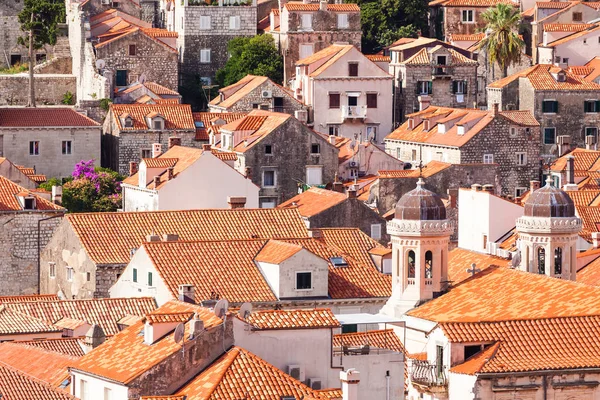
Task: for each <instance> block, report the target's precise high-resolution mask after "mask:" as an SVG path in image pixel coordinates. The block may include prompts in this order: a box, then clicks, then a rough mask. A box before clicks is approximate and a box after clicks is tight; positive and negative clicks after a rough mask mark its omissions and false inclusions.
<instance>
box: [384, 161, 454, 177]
mask: <svg viewBox="0 0 600 400" xmlns="http://www.w3.org/2000/svg"><path fill="white" fill-rule="evenodd" d="M451 165H452V164H449V163H445V162H441V161H435V160H434V161H430V162H428V163H427V165H425V166H424V167H423V170H422V172H421V171H419V170H418V169H403V170H387V171H385V170H382V171H378V174H379V179H386V178H391V179H397V178H418V177H419V174H421V175H422V176H423V178H428V177H430V176H433V175H435V174H437V173H438V172H441V171H443V170H445V169H446V168H450V166H451Z"/></svg>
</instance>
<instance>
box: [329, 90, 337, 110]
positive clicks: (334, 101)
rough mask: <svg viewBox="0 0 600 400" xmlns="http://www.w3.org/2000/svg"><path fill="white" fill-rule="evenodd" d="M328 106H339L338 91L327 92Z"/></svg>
mask: <svg viewBox="0 0 600 400" xmlns="http://www.w3.org/2000/svg"><path fill="white" fill-rule="evenodd" d="M329 108H340V94H339V93H329Z"/></svg>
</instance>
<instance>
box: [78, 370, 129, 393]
mask: <svg viewBox="0 0 600 400" xmlns="http://www.w3.org/2000/svg"><path fill="white" fill-rule="evenodd" d="M82 380H84V381H85V382H86V387H87V390H86V392H87V395H88V396H87V397H82V393H81V386H82V385H81V381H82ZM71 382H72V383H71V394H72V395H73V396H75V397H77V398H78V399H81V400H105V399H106V397H104V389H105V388H108V389H110V397H109V399H110V400H126V399H127V398H128V397H127V393H128V389H127V386H122V385H117V384H115V383H112V382H108V381H104V380H102V379H99V378H95V377H92V376H89V375H85V374H82V373H79V372H75V371H73V372H72V379H71Z"/></svg>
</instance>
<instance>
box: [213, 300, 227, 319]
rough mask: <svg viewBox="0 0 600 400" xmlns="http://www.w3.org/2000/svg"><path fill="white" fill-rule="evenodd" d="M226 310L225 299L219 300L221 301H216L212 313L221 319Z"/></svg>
mask: <svg viewBox="0 0 600 400" xmlns="http://www.w3.org/2000/svg"><path fill="white" fill-rule="evenodd" d="M228 308H229V302H228V301H227V300H225V299H221V300H219V301H217V304H215V309H214V313H215V315H216V316H217V317H219V318H223V317H224V316H225V313H226V312H227V309H228Z"/></svg>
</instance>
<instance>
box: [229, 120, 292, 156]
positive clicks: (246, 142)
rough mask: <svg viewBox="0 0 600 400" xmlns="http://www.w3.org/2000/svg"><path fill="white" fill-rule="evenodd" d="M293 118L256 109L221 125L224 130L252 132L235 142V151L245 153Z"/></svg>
mask: <svg viewBox="0 0 600 400" xmlns="http://www.w3.org/2000/svg"><path fill="white" fill-rule="evenodd" d="M262 117H266V118H264V119H263V118H262ZM290 118H292V117H291V116H290V115H289V114H282V113H273V112H269V111H261V110H254V111H252V112H251V113H250V114H248V115H247V116H246V117H244V118H243V119H241V120H238V121H234V122H232V123H230V124H227V125H224V126H222V127H221V129H223V130H230V131H246V132H251V133H250V134H248V135H247V136H245V137H243V138H242V140H241V141H240V142H239V143H236V144H235V147H234V149H233V150H234V151H235V152H238V153H244V152H246V151H247V150H249V149H251V148H252V147H254V146H255V145H256V144H258V143H260V141H261V140H262V139H264V138H265V137H266V136H268V135H269V134H270V133H272V132H274V131H275V130H277V129H278V128H279V127H280V126H282V125H283V124H284V123H285V122H287V121H288V120H289V119H290Z"/></svg>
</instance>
